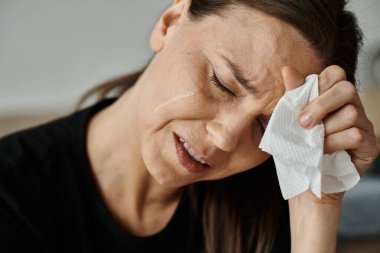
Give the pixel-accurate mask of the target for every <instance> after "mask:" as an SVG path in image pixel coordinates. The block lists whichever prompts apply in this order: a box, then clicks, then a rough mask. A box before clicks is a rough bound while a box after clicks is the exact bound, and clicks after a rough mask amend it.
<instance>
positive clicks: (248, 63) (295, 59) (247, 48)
mask: <svg viewBox="0 0 380 253" xmlns="http://www.w3.org/2000/svg"><path fill="white" fill-rule="evenodd" d="M222 15H223V16H222V17H220V16H209V17H207V18H205V20H204V22H202V23H203V27H202V30H203V31H202V36H201V46H202V50H203V51H204V52H206V53H207V54H208V55H209V56H210V57H212V58H214V59H217V58H218V55H224V56H226V57H227V58H229V59H230V60H231V61H232V62H234V63H236V65H238V66H239V67H240V68H241V70H242V72H243V73H244V75H245V76H247V77H248V78H249V80H252V82H254V83H257V85H258V86H261V88H262V89H266V90H269V89H271V90H272V89H275V90H277V91H278V92H279V93H283V91H284V88H283V85H282V83H283V82H282V76H281V68H282V67H284V66H287V65H290V66H292V67H294V68H296V69H297V70H298V71H299V72H301V73H302V74H304V75H305V76H306V75H309V74H312V73H317V72H318V73H319V71H321V70H322V69H321V64H320V60H319V58H318V55H317V54H316V52H315V51H314V50H312V49H311V47H310V46H309V45H308V43H307V41H306V40H305V39H304V38H303V36H302V35H301V34H300V33H299V32H298V31H297V30H296V29H295V28H293V27H292V26H291V25H289V24H287V23H285V22H283V21H281V20H279V19H277V18H275V17H272V16H269V15H267V14H264V13H262V12H259V11H256V10H253V9H248V8H247V7H244V6H235V7H233V8H231V9H229V10H228V11H226V12H223V13H222Z"/></svg>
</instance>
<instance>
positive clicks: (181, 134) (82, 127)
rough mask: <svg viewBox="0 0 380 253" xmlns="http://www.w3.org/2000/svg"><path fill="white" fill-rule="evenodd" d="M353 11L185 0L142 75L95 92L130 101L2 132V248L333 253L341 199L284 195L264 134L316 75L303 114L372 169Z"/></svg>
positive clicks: (372, 142)
mask: <svg viewBox="0 0 380 253" xmlns="http://www.w3.org/2000/svg"><path fill="white" fill-rule="evenodd" d="M344 7H345V1H343V0H341V1H339V0H336V1H327V0H326V1H321V0H315V1H299V0H292V1H289V0H288V1H277V0H276V1H270V0H266V1H265V0H235V1H233V0H230V1H227V0H225V1H215V0H213V1H211V0H210V1H209V0H193V1H190V0H177V1H175V2H174V3H173V5H172V6H170V7H169V8H168V9H167V10H166V11H165V12H164V13H163V14H162V16H161V18H160V19H159V21H158V22H157V24H156V26H155V28H154V29H153V32H152V35H151V47H152V49H153V50H154V52H155V56H154V58H153V59H152V60H151V62H150V63H149V65H148V66H147V67H146V69H145V70H144V71H143V72H142V73H141V75H140V74H135V75H132V76H128V77H126V78H121V79H120V80H116V81H113V82H110V83H108V84H106V85H105V86H102V87H100V88H99V89H96V91H98V90H99V91H100V92H103V94H105V93H107V92H108V91H109V90H110V89H111V88H112V89H113V88H120V89H121V90H122V91H123V92H122V94H121V95H120V97H119V98H118V99H106V100H103V101H101V102H100V103H98V104H96V105H94V106H92V107H90V108H87V109H85V110H82V111H80V112H78V113H76V114H74V115H71V116H68V117H66V118H63V119H60V120H58V121H55V122H52V123H49V124H47V125H44V126H40V127H37V128H34V129H31V130H27V131H24V132H20V133H16V134H14V135H11V136H8V137H6V138H4V139H3V140H2V141H1V142H0V154H1V161H0V171H1V177H0V178H1V179H0V182H1V183H0V186H1V188H0V189H1V190H0V196H1V198H0V200H1V202H0V203H1V205H0V210H1V212H0V214H1V216H0V219H1V224H2V226H1V228H0V231H1V237H0V238H1V239H0V242H1V247H2V252H16V250H24V252H25V251H31V252H94V251H96V252H97V251H99V252H106V251H107V252H157V251H158V252H287V251H289V250H290V246H289V245H290V238H289V236H290V235H291V251H292V252H323V253H326V252H334V251H335V246H336V231H337V226H338V221H339V214H340V205H341V201H342V197H343V193H336V194H325V195H323V196H322V199H318V198H317V197H315V196H314V195H313V194H312V193H310V192H309V191H306V192H304V193H302V194H300V195H298V196H296V197H294V198H292V199H290V200H289V202H288V203H287V202H285V201H283V200H281V195H280V192H279V186H278V183H277V179H276V174H275V169H274V164H273V162H272V160H271V159H270V156H269V155H268V154H266V153H264V152H263V151H261V150H260V149H259V148H258V144H259V142H260V139H261V136H262V134H263V131H264V130H265V127H266V124H267V123H268V120H269V118H270V115H271V113H272V111H273V108H274V107H275V105H276V103H277V102H278V100H279V98H280V97H281V96H282V95H283V94H284V92H285V91H287V90H292V89H294V88H296V87H299V86H300V85H302V84H303V83H304V82H305V77H306V76H307V75H309V74H312V73H317V74H319V84H320V96H319V97H318V98H317V99H315V100H314V101H312V102H311V103H309V105H307V106H306V107H305V109H304V110H303V111H302V113H301V114H300V117H299V123H300V124H301V125H302V126H303V127H305V128H312V127H313V126H315V125H316V124H318V123H319V122H321V121H323V122H324V124H325V128H326V137H325V153H332V152H335V151H338V150H347V151H348V152H349V154H350V156H351V160H352V162H353V163H354V164H355V166H356V168H357V170H358V171H359V173H360V174H363V173H364V172H365V170H366V168H367V166H368V165H369V164H370V163H371V162H372V161H373V159H374V157H375V156H376V155H377V153H378V150H379V145H378V143H377V141H376V138H375V137H374V134H373V127H372V124H371V123H370V121H369V120H368V119H367V117H366V115H365V113H364V110H363V108H362V106H361V102H360V99H359V97H358V95H357V93H356V90H355V88H354V85H353V84H354V83H355V78H354V73H355V68H356V62H357V60H356V59H357V54H358V48H359V44H360V39H361V36H360V31H359V30H358V28H357V25H356V21H355V18H354V17H353V15H352V14H351V13H350V12H347V11H345V10H344ZM132 84H133V85H132ZM289 222H290V223H289ZM289 225H290V230H289ZM289 233H290V235H289ZM3 249H6V250H5V251H4V250H3Z"/></svg>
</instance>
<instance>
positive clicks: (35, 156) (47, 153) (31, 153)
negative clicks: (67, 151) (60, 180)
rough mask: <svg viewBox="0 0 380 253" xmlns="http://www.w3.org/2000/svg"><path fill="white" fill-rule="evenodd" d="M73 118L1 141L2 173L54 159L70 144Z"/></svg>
mask: <svg viewBox="0 0 380 253" xmlns="http://www.w3.org/2000/svg"><path fill="white" fill-rule="evenodd" d="M72 118H73V116H72V115H70V116H67V117H65V118H61V119H57V120H54V121H51V122H49V123H46V124H43V125H39V126H36V127H33V128H29V129H25V130H22V131H19V132H16V133H13V134H10V135H8V136H5V137H3V138H1V139H0V173H1V172H4V170H7V169H10V168H14V167H18V166H22V165H26V164H28V165H32V164H35V163H40V162H44V161H46V160H51V159H53V158H54V157H55V156H56V154H57V153H59V152H62V149H64V148H65V146H66V145H67V143H69V142H70V138H69V137H70V136H71V135H72V134H71V131H72V128H73V126H74V123H75V122H74V121H73V119H72Z"/></svg>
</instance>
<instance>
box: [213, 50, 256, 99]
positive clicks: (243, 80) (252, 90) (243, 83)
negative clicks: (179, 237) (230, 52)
mask: <svg viewBox="0 0 380 253" xmlns="http://www.w3.org/2000/svg"><path fill="white" fill-rule="evenodd" d="M220 56H221V57H222V58H223V60H224V62H225V63H226V64H227V66H228V68H229V69H230V70H231V72H232V73H233V74H234V77H235V79H236V80H237V81H238V82H239V84H240V85H241V86H243V88H244V89H245V90H246V91H248V92H249V93H252V94H258V93H259V92H258V89H257V88H256V87H255V86H254V85H253V84H251V83H250V81H249V80H248V79H247V78H245V77H244V75H243V74H242V71H241V70H240V68H239V67H238V66H237V65H236V64H235V63H233V62H232V61H231V60H230V59H228V58H227V57H226V56H224V55H220Z"/></svg>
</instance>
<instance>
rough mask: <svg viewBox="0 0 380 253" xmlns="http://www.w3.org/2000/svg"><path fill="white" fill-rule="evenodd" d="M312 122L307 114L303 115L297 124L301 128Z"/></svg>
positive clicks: (311, 118)
mask: <svg viewBox="0 0 380 253" xmlns="http://www.w3.org/2000/svg"><path fill="white" fill-rule="evenodd" d="M312 121H313V117H311V115H310V114H308V113H304V114H303V115H302V116H301V117H300V119H299V122H300V124H301V126H303V127H309V126H310V124H311V122H312Z"/></svg>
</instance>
